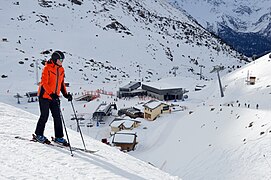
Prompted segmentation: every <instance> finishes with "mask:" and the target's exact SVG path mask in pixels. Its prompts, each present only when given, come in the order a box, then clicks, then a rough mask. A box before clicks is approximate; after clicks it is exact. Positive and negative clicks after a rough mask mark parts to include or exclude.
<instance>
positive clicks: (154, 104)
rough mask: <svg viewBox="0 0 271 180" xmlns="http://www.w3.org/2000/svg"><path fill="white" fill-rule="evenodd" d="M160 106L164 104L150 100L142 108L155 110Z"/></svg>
mask: <svg viewBox="0 0 271 180" xmlns="http://www.w3.org/2000/svg"><path fill="white" fill-rule="evenodd" d="M161 104H165V103H163V102H161V101H158V100H150V101H148V102H147V103H145V104H144V105H143V106H144V107H147V108H150V109H155V108H157V107H158V106H160V105H161Z"/></svg>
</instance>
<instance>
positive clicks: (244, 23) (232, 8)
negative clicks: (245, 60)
mask: <svg viewBox="0 0 271 180" xmlns="http://www.w3.org/2000/svg"><path fill="white" fill-rule="evenodd" d="M169 1H170V2H171V3H173V4H174V6H176V7H179V8H181V9H182V10H185V11H186V12H187V13H188V14H190V15H191V16H192V17H194V18H195V19H196V20H197V21H198V22H199V23H200V24H201V25H202V26H204V27H205V28H206V29H208V30H209V31H211V32H214V33H215V34H217V35H218V36H219V37H221V38H222V39H223V40H225V41H226V42H227V43H228V44H230V45H232V46H233V47H234V48H236V49H237V50H238V51H240V52H242V53H244V54H246V55H247V56H252V55H254V54H256V55H262V54H265V53H267V52H270V50H271V41H270V38H271V29H270V28H271V23H270V22H271V21H270V19H271V6H270V2H269V1H268V0H261V1H257V2H255V1H234V0H231V1H223V0H212V1H209V0H208V1H207V0H204V1H199V0H193V1H187V0H169Z"/></svg>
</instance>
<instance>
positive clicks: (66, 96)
mask: <svg viewBox="0 0 271 180" xmlns="http://www.w3.org/2000/svg"><path fill="white" fill-rule="evenodd" d="M64 97H65V98H66V99H68V101H72V95H71V94H70V93H68V94H65V95H64Z"/></svg>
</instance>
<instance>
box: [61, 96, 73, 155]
mask: <svg viewBox="0 0 271 180" xmlns="http://www.w3.org/2000/svg"><path fill="white" fill-rule="evenodd" d="M57 104H58V108H59V114H60V118H61V121H62V123H63V126H64V129H65V133H66V136H67V140H68V143H69V147H70V151H71V156H73V153H72V147H71V143H70V140H69V136H68V132H67V128H66V125H65V121H64V118H63V115H62V112H61V109H60V100H59V99H58V100H57Z"/></svg>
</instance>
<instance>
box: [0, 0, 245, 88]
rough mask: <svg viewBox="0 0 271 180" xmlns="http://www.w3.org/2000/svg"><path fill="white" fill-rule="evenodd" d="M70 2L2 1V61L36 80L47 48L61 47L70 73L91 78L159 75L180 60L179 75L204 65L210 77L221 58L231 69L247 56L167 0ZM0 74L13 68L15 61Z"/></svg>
mask: <svg viewBox="0 0 271 180" xmlns="http://www.w3.org/2000/svg"><path fill="white" fill-rule="evenodd" d="M72 2H73V1H72ZM72 2H69V1H64V0H63V1H58V2H54V1H38V2H37V1H34V0H33V1H29V2H27V3H26V2H24V1H17V2H16V3H15V2H10V1H4V2H3V6H2V7H1V9H0V13H1V22H2V23H1V25H0V27H1V28H0V31H1V34H2V39H6V40H7V42H1V48H2V52H3V53H2V57H3V58H1V63H2V61H3V63H2V64H3V65H4V66H6V67H12V65H13V64H15V65H16V66H18V68H23V69H25V71H27V72H28V74H29V76H31V77H32V78H33V80H34V79H35V78H36V73H35V71H36V68H35V66H36V63H38V65H39V66H40V69H41V68H42V65H41V61H42V60H44V59H47V58H48V55H47V53H50V52H51V51H50V50H55V49H60V50H63V51H65V52H66V66H67V67H68V68H67V70H66V71H67V73H68V74H73V76H76V77H78V79H80V81H81V82H87V83H93V82H101V80H102V82H103V83H108V82H112V81H113V82H118V81H124V80H126V79H129V80H135V79H137V80H138V79H140V80H143V81H153V80H157V79H159V78H162V77H166V76H172V72H173V70H172V68H173V67H174V66H178V67H179V70H178V72H177V73H178V74H180V75H181V76H194V77H195V78H199V76H198V72H199V69H200V67H199V66H200V65H203V66H204V71H205V78H206V79H210V78H212V77H214V75H213V74H211V73H209V72H210V71H211V70H212V68H213V66H215V65H223V66H225V68H226V70H225V71H224V73H226V72H229V71H232V70H233V68H232V66H235V68H236V67H237V66H242V65H243V64H245V62H244V61H241V62H240V59H242V57H241V56H240V54H238V53H237V52H236V51H234V50H233V49H231V48H230V47H229V46H228V45H226V44H225V43H223V42H222V41H221V40H219V39H217V38H216V37H214V36H213V35H212V34H210V33H209V32H207V31H206V30H204V29H203V28H201V27H200V26H199V25H198V24H196V23H194V22H192V21H191V20H189V18H187V16H185V15H184V14H183V13H181V12H179V11H178V10H176V9H174V8H173V7H172V6H170V5H169V4H167V3H166V2H165V1H156V0H145V1H137V0H133V1H129V2H126V1H121V0H117V1H97V0H94V1H84V2H83V3H82V4H81V5H78V4H75V3H72ZM76 2H77V1H76ZM79 4H80V3H79ZM9 54H12V56H10V55H9ZM17 56H19V58H17V59H16V57H17ZM7 59H8V60H7ZM127 67H129V68H127ZM2 74H3V75H5V76H9V77H10V76H14V74H13V73H12V72H11V70H10V69H9V68H6V69H5V71H4V72H2ZM16 76H21V77H24V74H21V75H18V74H16ZM67 78H68V81H70V79H69V78H70V77H69V76H67ZM34 81H37V80H34ZM77 81H78V80H77Z"/></svg>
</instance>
